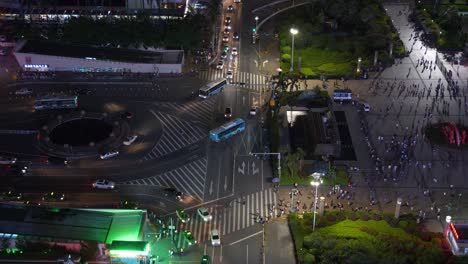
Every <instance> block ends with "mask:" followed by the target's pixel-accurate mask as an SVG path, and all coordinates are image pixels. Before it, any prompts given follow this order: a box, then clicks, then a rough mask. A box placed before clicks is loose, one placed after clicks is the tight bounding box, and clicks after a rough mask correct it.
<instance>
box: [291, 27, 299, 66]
mask: <svg viewBox="0 0 468 264" xmlns="http://www.w3.org/2000/svg"><path fill="white" fill-rule="evenodd" d="M289 32H291V35H292V44H291V46H292V47H291V69H289V71H290V72H292V71H294V36H295V35H296V34H297V33H299V30H297V29H295V28H291V29H290V30H289Z"/></svg>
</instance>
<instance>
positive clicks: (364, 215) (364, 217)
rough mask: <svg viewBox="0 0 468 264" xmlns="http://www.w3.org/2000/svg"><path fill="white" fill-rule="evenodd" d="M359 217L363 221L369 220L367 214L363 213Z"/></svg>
mask: <svg viewBox="0 0 468 264" xmlns="http://www.w3.org/2000/svg"><path fill="white" fill-rule="evenodd" d="M361 219H362V220H363V221H368V220H369V216H368V215H367V214H363V215H362V216H361Z"/></svg>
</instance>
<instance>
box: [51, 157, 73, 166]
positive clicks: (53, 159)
mask: <svg viewBox="0 0 468 264" xmlns="http://www.w3.org/2000/svg"><path fill="white" fill-rule="evenodd" d="M47 164H59V165H67V164H68V160H67V159H66V158H62V157H56V156H49V157H48V158H47Z"/></svg>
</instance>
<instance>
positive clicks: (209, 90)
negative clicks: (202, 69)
mask: <svg viewBox="0 0 468 264" xmlns="http://www.w3.org/2000/svg"><path fill="white" fill-rule="evenodd" d="M226 84H227V80H226V79H225V78H223V79H219V80H217V81H214V82H211V83H209V84H207V85H205V86H203V87H202V88H200V90H199V92H198V96H200V97H201V98H204V99H206V98H208V97H210V96H213V95H215V94H217V93H219V92H221V91H222V90H223V88H224V86H226Z"/></svg>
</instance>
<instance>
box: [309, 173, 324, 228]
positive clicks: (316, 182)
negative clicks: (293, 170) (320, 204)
mask: <svg viewBox="0 0 468 264" xmlns="http://www.w3.org/2000/svg"><path fill="white" fill-rule="evenodd" d="M312 177H314V180H313V181H311V182H310V185H312V186H315V199H314V222H313V224H312V232H313V231H315V218H316V217H317V200H318V187H319V185H320V183H322V179H321V177H322V174H320V173H313V174H312Z"/></svg>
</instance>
